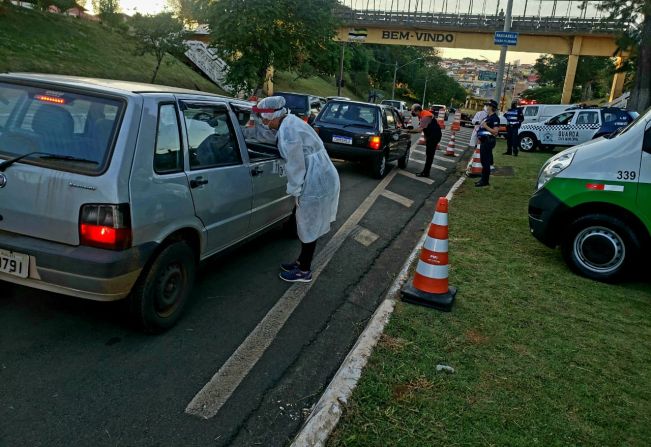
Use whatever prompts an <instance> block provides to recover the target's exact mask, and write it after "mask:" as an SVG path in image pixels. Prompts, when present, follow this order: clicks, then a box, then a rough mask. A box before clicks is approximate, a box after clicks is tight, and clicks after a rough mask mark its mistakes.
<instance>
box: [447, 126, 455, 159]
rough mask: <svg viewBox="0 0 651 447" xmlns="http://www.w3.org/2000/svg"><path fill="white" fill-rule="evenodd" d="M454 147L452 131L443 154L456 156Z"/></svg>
mask: <svg viewBox="0 0 651 447" xmlns="http://www.w3.org/2000/svg"><path fill="white" fill-rule="evenodd" d="M454 148H455V134H454V132H452V135H451V136H450V141H448V145H447V146H446V148H445V155H447V156H448V157H456V156H457V154H455V153H454Z"/></svg>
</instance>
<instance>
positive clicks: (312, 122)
mask: <svg viewBox="0 0 651 447" xmlns="http://www.w3.org/2000/svg"><path fill="white" fill-rule="evenodd" d="M315 119H316V116H314V115H310V117H309V118H308V119H307V123H308V124H309V125H310V126H311V125H312V124H314V120H315Z"/></svg>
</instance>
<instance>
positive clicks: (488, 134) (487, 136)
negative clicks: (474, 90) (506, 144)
mask: <svg viewBox="0 0 651 447" xmlns="http://www.w3.org/2000/svg"><path fill="white" fill-rule="evenodd" d="M484 105H485V106H486V113H488V116H487V117H486V119H484V121H482V122H481V124H480V125H479V131H478V132H477V138H479V143H480V146H479V154H480V156H481V179H480V180H479V181H478V182H477V183H475V186H477V187H482V186H488V184H489V183H488V179H489V177H490V175H491V165H492V164H493V148H494V147H495V137H496V136H497V134H498V133H499V127H500V119H499V117H498V116H497V113H495V112H496V111H497V101H495V100H494V99H491V100H490V101H488V102H487V103H485V104H484Z"/></svg>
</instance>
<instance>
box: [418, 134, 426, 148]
mask: <svg viewBox="0 0 651 447" xmlns="http://www.w3.org/2000/svg"><path fill="white" fill-rule="evenodd" d="M416 144H418V145H420V146H425V134H424V133H423V132H421V133H420V138H419V139H418V143H416Z"/></svg>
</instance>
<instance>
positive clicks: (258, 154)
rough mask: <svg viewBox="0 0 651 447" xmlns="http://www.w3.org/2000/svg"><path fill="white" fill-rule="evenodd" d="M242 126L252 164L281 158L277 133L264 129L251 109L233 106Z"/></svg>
mask: <svg viewBox="0 0 651 447" xmlns="http://www.w3.org/2000/svg"><path fill="white" fill-rule="evenodd" d="M231 107H232V109H233V113H234V114H235V117H236V119H237V123H238V124H239V126H240V130H241V131H242V135H244V141H245V142H246V149H247V152H248V153H249V160H250V161H251V163H254V162H256V161H263V160H271V159H278V158H280V151H279V150H278V147H277V145H276V136H275V133H274V132H273V131H271V130H267V129H264V128H263V127H262V123H261V122H260V121H259V120H258V119H256V118H255V116H254V115H253V113H252V112H251V109H250V108H247V107H243V106H239V105H238V106H231Z"/></svg>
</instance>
